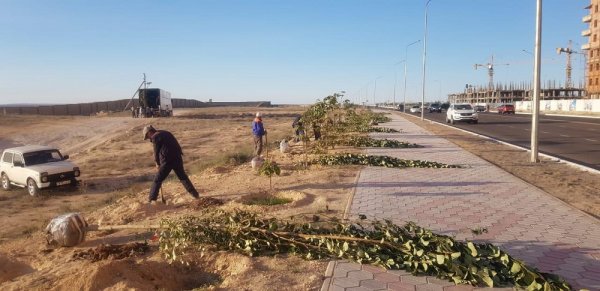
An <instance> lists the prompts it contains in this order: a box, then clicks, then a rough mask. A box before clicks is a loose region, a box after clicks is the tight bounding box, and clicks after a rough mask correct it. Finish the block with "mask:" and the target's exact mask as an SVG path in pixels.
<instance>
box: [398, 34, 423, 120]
mask: <svg viewBox="0 0 600 291" xmlns="http://www.w3.org/2000/svg"><path fill="white" fill-rule="evenodd" d="M418 42H421V40H420V39H419V40H417V41H414V42H412V43H410V44H408V45H406V49H405V50H404V106H403V108H402V111H403V112H404V113H406V63H408V47H409V46H411V45H413V44H416V43H418Z"/></svg>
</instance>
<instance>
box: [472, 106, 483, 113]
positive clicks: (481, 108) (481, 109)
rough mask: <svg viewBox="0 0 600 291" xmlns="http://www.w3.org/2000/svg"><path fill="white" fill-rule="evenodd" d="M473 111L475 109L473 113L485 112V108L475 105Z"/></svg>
mask: <svg viewBox="0 0 600 291" xmlns="http://www.w3.org/2000/svg"><path fill="white" fill-rule="evenodd" d="M474 109H475V112H485V109H486V108H485V106H483V105H475V107H474Z"/></svg>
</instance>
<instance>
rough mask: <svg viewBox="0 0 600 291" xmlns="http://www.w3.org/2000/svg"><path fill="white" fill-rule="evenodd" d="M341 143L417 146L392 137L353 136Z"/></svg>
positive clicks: (379, 146) (400, 146)
mask: <svg viewBox="0 0 600 291" xmlns="http://www.w3.org/2000/svg"><path fill="white" fill-rule="evenodd" d="M339 143H340V144H341V145H347V146H353V147H376V148H419V147H422V146H420V145H418V144H415V143H407V142H401V141H397V140H392V139H373V138H370V137H364V136H353V137H350V138H349V139H346V140H342V141H340V142H339Z"/></svg>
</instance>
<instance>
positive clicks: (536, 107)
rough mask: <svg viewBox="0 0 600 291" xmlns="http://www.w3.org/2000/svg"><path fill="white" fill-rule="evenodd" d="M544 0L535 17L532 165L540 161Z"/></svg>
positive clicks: (539, 0) (537, 6) (540, 2)
mask: <svg viewBox="0 0 600 291" xmlns="http://www.w3.org/2000/svg"><path fill="white" fill-rule="evenodd" d="M541 49H542V0H537V5H536V17H535V50H534V53H535V59H534V70H533V102H532V104H533V112H532V113H533V114H532V117H531V159H530V161H531V162H532V163H537V162H539V159H538V125H539V116H540V71H541V59H542V50H541Z"/></svg>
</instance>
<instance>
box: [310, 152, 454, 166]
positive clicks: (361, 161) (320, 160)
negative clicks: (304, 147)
mask: <svg viewBox="0 0 600 291" xmlns="http://www.w3.org/2000/svg"><path fill="white" fill-rule="evenodd" d="M312 163H313V164H320V165H329V166H332V165H365V166H376V167H388V168H460V166H458V165H448V164H442V163H437V162H429V161H421V160H403V159H398V158H394V157H390V156H369V155H362V154H349V153H341V154H335V155H323V156H320V157H317V158H316V159H314V160H313V161H312Z"/></svg>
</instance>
